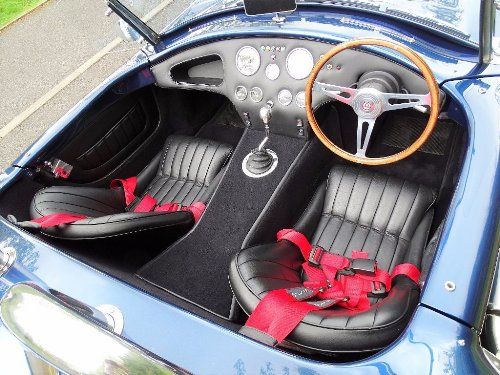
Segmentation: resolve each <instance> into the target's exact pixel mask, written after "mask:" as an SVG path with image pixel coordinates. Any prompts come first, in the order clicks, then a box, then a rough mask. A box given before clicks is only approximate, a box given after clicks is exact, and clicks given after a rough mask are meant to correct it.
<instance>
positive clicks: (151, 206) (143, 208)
mask: <svg viewBox="0 0 500 375" xmlns="http://www.w3.org/2000/svg"><path fill="white" fill-rule="evenodd" d="M151 211H155V212H176V211H189V212H191V213H192V214H193V218H194V222H195V223H197V222H198V220H200V217H201V215H202V214H203V212H204V211H205V203H203V202H195V203H193V204H192V205H190V206H182V205H180V204H178V203H171V202H168V203H165V204H162V205H157V201H156V199H155V198H153V197H152V196H151V195H149V194H146V195H145V196H144V197H143V198H142V199H141V201H140V202H139V203H138V204H137V206H135V208H134V212H151Z"/></svg>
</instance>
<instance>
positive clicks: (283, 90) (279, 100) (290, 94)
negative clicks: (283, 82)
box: [278, 89, 293, 107]
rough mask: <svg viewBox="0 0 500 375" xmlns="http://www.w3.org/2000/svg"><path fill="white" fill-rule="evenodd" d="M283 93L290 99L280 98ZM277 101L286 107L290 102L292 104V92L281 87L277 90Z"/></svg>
mask: <svg viewBox="0 0 500 375" xmlns="http://www.w3.org/2000/svg"><path fill="white" fill-rule="evenodd" d="M285 94H286V95H289V98H290V100H288V99H287V100H286V101H284V100H282V98H283V95H285ZM278 102H279V103H280V104H281V105H282V106H285V107H287V106H289V105H290V104H292V102H293V94H292V92H291V91H290V90H288V89H282V90H280V91H279V92H278Z"/></svg>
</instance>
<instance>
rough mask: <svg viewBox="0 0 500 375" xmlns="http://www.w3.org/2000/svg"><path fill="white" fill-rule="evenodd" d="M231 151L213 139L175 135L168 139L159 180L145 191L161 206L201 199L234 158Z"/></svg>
mask: <svg viewBox="0 0 500 375" xmlns="http://www.w3.org/2000/svg"><path fill="white" fill-rule="evenodd" d="M231 152H232V148H231V146H229V145H226V144H221V143H218V142H214V141H211V140H206V139H200V138H193V137H187V136H180V135H175V136H171V137H169V138H168V139H167V142H166V144H165V148H164V151H163V155H162V157H161V159H160V164H159V166H158V172H157V174H156V177H154V179H153V180H152V181H151V183H150V184H149V186H148V187H147V188H146V190H145V191H144V192H143V194H142V196H144V195H146V194H150V195H151V196H153V198H155V199H156V200H157V202H158V204H164V203H167V202H175V203H179V204H182V205H190V204H192V203H193V202H196V201H198V200H200V198H201V197H202V196H203V194H204V193H205V192H206V190H207V189H208V187H209V185H210V183H211V182H212V181H213V180H214V179H215V177H216V176H217V174H218V173H219V172H220V171H221V169H222V168H223V167H224V165H225V164H226V163H227V161H228V160H229V157H230V156H231Z"/></svg>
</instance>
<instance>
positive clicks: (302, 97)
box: [295, 91, 306, 108]
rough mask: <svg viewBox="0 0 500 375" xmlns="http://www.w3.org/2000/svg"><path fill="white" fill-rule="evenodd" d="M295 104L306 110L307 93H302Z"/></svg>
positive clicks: (296, 98)
mask: <svg viewBox="0 0 500 375" xmlns="http://www.w3.org/2000/svg"><path fill="white" fill-rule="evenodd" d="M295 104H297V106H299V107H300V108H305V107H306V93H305V92H304V91H301V92H299V93H298V94H297V96H296V97H295Z"/></svg>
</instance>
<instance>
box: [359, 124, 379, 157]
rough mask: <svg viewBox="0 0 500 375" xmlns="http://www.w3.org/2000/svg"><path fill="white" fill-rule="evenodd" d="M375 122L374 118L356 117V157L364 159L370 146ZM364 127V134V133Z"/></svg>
mask: <svg viewBox="0 0 500 375" xmlns="http://www.w3.org/2000/svg"><path fill="white" fill-rule="evenodd" d="M375 120H376V119H374V118H363V117H359V116H358V129H357V131H356V156H358V157H363V158H365V157H366V150H367V148H368V145H369V144H370V138H371V136H372V132H373V127H374V125H375ZM365 127H366V132H365V131H364V129H365ZM363 133H364V137H363Z"/></svg>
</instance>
